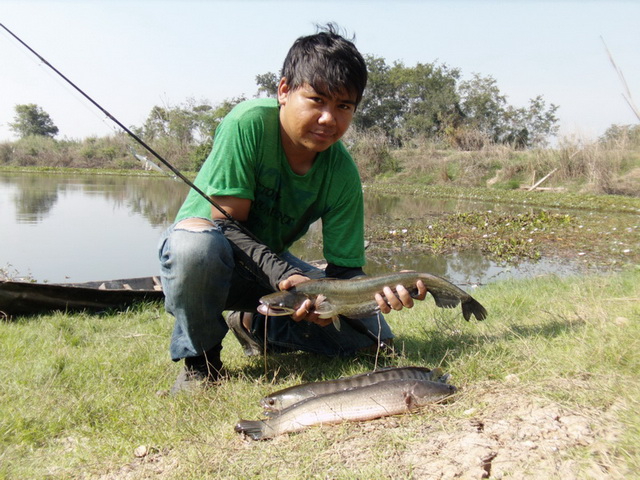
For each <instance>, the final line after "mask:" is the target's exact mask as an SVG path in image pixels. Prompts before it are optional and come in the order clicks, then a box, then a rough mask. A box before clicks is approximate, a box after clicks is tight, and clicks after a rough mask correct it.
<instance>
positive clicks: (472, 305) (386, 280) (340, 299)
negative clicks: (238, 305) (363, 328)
mask: <svg viewBox="0 0 640 480" xmlns="http://www.w3.org/2000/svg"><path fill="white" fill-rule="evenodd" d="M418 280H422V282H423V283H424V285H425V286H426V287H427V291H428V292H429V293H430V294H431V296H432V297H433V299H434V300H435V302H436V305H437V306H438V307H440V308H454V307H456V306H458V304H460V303H461V304H462V316H463V317H464V319H465V320H467V321H468V320H469V319H470V318H471V316H472V315H473V316H474V317H475V318H476V319H477V320H484V319H485V318H486V317H487V310H486V309H485V308H484V307H483V306H482V305H481V304H480V302H478V301H477V300H476V299H474V298H473V297H472V296H471V295H469V294H468V293H467V292H465V291H464V290H462V289H461V288H458V287H457V286H455V285H454V284H452V283H450V282H449V281H447V280H445V279H444V278H442V277H439V276H437V275H432V274H430V273H420V272H398V273H391V274H386V275H377V276H362V277H356V278H352V279H349V280H340V279H335V278H321V279H317V280H308V281H306V282H303V283H299V284H297V285H296V286H295V287H292V288H290V289H288V290H283V291H280V292H275V293H271V294H269V295H265V296H264V297H262V298H260V304H259V306H258V312H260V313H262V314H263V315H269V316H281V315H291V314H292V313H294V312H295V311H296V310H297V309H299V308H300V306H301V305H302V303H303V302H304V301H305V300H307V299H310V300H311V301H313V302H314V303H315V311H316V313H318V314H319V316H320V318H331V319H333V320H334V321H335V319H337V318H339V315H343V316H345V317H350V318H365V317H368V316H370V315H373V314H374V313H376V312H378V311H379V310H380V307H379V306H378V302H376V300H375V294H376V293H379V294H381V295H383V292H382V289H383V287H385V286H389V287H390V288H391V289H392V290H393V291H394V292H395V287H396V286H397V285H403V286H404V287H405V288H406V289H407V290H409V292H410V293H411V295H412V296H415V295H416V294H417V292H418V289H417V287H416V282H417V281H418Z"/></svg>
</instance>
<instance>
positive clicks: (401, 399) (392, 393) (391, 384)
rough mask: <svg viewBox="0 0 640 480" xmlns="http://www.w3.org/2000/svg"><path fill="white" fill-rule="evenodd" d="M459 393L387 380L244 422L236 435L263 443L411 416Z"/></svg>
mask: <svg viewBox="0 0 640 480" xmlns="http://www.w3.org/2000/svg"><path fill="white" fill-rule="evenodd" d="M455 391H456V388H455V387H454V386H453V385H448V384H446V383H442V382H432V381H429V380H417V379H404V380H386V381H383V382H379V383H375V384H373V385H367V386H365V387H359V388H352V389H350V390H342V391H339V392H334V393H328V394H326V395H320V396H319V397H312V398H309V399H307V400H305V401H303V402H300V403H296V404H295V405H292V406H291V407H289V408H286V409H284V410H282V412H280V414H279V415H276V416H273V417H271V418H268V419H266V420H240V421H239V422H238V423H237V424H236V426H235V431H236V432H238V433H243V434H245V435H247V436H249V437H251V438H252V439H254V440H263V439H267V438H273V437H275V436H277V435H281V434H283V433H289V432H298V431H300V430H304V429H305V428H307V427H310V426H313V425H324V424H333V423H340V422H344V421H364V420H373V419H374V418H380V417H384V416H388V415H397V414H401V413H406V412H410V411H412V410H416V409H418V408H420V407H423V406H425V405H427V404H429V403H436V402H438V401H441V400H442V399H444V398H446V397H448V396H449V395H451V394H453V393H455Z"/></svg>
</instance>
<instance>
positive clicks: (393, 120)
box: [354, 55, 460, 144]
mask: <svg viewBox="0 0 640 480" xmlns="http://www.w3.org/2000/svg"><path fill="white" fill-rule="evenodd" d="M366 62H367V69H368V73H369V79H368V82H367V89H366V91H365V93H364V97H363V99H362V103H361V104H360V106H359V107H358V115H356V116H355V118H354V126H356V127H357V128H358V129H359V130H367V129H370V128H374V127H376V128H378V129H380V130H382V131H383V132H385V134H386V135H387V136H388V138H389V139H390V140H391V141H392V142H393V143H395V144H400V143H401V142H402V140H403V138H410V137H415V136H423V137H434V136H436V135H438V134H439V133H441V132H442V131H443V130H444V129H445V128H446V127H447V125H449V124H451V123H455V122H456V121H457V119H458V117H459V116H460V109H459V106H458V102H459V99H458V94H457V92H456V81H457V78H458V76H459V73H458V70H456V69H449V68H448V67H447V66H446V65H442V66H439V65H436V64H433V63H426V64H422V63H418V64H417V65H416V66H415V67H406V66H405V65H404V64H403V63H402V62H395V63H394V64H393V65H392V66H389V65H387V64H386V62H385V60H384V59H383V58H378V57H373V56H370V55H368V56H366Z"/></svg>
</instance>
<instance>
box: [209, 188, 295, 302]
mask: <svg viewBox="0 0 640 480" xmlns="http://www.w3.org/2000/svg"><path fill="white" fill-rule="evenodd" d="M213 199H214V200H215V201H216V203H217V204H218V205H220V206H221V207H222V208H224V210H225V211H226V212H227V213H228V214H229V215H231V216H232V217H233V218H234V219H235V220H236V221H240V222H242V221H245V220H246V219H247V218H248V217H249V208H250V207H251V200H249V199H246V198H238V197H230V196H222V197H221V196H218V197H213ZM211 217H212V218H213V221H214V222H215V223H216V225H218V226H219V227H220V228H221V229H222V233H224V236H225V237H227V239H228V240H229V242H230V243H231V248H232V249H233V252H234V254H235V256H236V258H237V259H238V261H240V262H241V263H243V264H244V265H245V267H246V268H248V269H249V270H251V272H252V273H253V274H254V275H255V276H256V278H257V279H258V280H259V281H260V282H261V283H262V284H263V285H264V286H267V287H271V288H273V289H274V290H280V289H281V282H282V281H283V280H286V279H288V278H289V277H291V276H293V275H298V276H303V275H302V272H301V271H300V270H299V269H297V268H295V267H292V266H291V265H289V264H288V263H287V262H285V261H284V260H282V259H281V258H280V257H278V256H277V255H276V254H275V253H274V252H272V251H271V249H269V247H267V246H266V245H264V244H262V243H259V242H256V241H255V240H254V239H253V238H251V237H250V236H249V235H247V234H246V233H245V232H243V231H242V229H240V228H239V227H238V225H236V224H235V223H234V222H232V221H230V220H229V219H227V218H226V217H225V216H224V215H223V214H222V212H220V211H218V209H216V208H215V207H212V208H211ZM304 278H305V279H306V277H304ZM296 283H297V282H296Z"/></svg>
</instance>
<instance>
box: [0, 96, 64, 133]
mask: <svg viewBox="0 0 640 480" xmlns="http://www.w3.org/2000/svg"><path fill="white" fill-rule="evenodd" d="M15 111H16V116H15V117H14V122H13V123H10V124H9V128H10V129H11V130H13V131H14V132H15V133H17V134H18V136H19V137H20V138H24V137H28V136H29V135H38V136H42V137H50V138H53V137H55V136H56V135H57V134H58V127H56V126H55V125H54V123H53V120H51V117H50V116H49V114H48V113H47V112H45V111H44V110H42V108H40V107H39V106H38V105H36V104H35V103H28V104H25V105H16V106H15Z"/></svg>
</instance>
